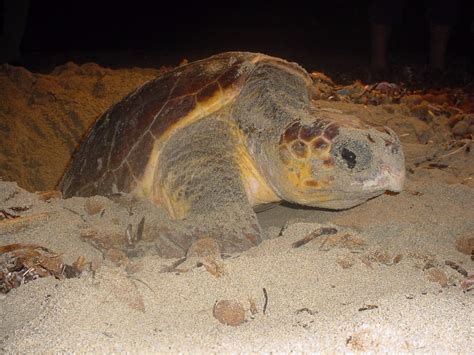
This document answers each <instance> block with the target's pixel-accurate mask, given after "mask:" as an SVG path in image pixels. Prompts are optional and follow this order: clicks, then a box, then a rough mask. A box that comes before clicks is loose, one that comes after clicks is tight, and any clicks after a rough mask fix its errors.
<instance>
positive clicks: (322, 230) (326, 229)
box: [291, 227, 337, 248]
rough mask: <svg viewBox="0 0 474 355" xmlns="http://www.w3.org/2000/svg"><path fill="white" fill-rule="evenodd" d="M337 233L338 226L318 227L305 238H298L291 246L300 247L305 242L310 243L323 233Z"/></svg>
mask: <svg viewBox="0 0 474 355" xmlns="http://www.w3.org/2000/svg"><path fill="white" fill-rule="evenodd" d="M336 233H337V229H336V228H332V227H324V228H318V229H316V230H314V231H312V232H311V233H309V234H308V235H307V236H306V237H304V238H303V239H300V240H297V241H296V242H294V243H293V244H292V245H291V246H292V247H293V248H299V247H301V246H303V245H305V244H308V243H309V242H310V241H312V240H313V239H316V238H317V237H319V236H321V235H326V234H336Z"/></svg>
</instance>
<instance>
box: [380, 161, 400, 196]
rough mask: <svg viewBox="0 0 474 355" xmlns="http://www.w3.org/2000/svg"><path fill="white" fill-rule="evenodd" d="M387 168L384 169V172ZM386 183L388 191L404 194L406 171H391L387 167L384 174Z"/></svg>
mask: <svg viewBox="0 0 474 355" xmlns="http://www.w3.org/2000/svg"><path fill="white" fill-rule="evenodd" d="M384 168H385V167H382V170H384ZM382 175H383V178H384V180H385V181H384V182H385V183H386V186H387V187H386V189H387V190H388V191H392V192H402V191H403V185H404V183H405V169H398V170H395V169H390V168H389V167H387V168H386V169H385V170H384V172H382Z"/></svg>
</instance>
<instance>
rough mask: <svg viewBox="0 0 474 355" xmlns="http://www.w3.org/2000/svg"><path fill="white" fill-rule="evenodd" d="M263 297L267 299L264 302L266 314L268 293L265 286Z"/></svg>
mask: <svg viewBox="0 0 474 355" xmlns="http://www.w3.org/2000/svg"><path fill="white" fill-rule="evenodd" d="M263 297H264V298H265V301H264V302H263V314H265V313H266V312H267V306H268V293H267V289H266V288H265V287H264V288H263Z"/></svg>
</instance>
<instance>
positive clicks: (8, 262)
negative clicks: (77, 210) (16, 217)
mask: <svg viewBox="0 0 474 355" xmlns="http://www.w3.org/2000/svg"><path fill="white" fill-rule="evenodd" d="M84 269H85V259H84V257H79V258H78V259H77V261H76V262H75V263H74V264H73V265H72V266H70V265H66V264H64V262H63V260H62V258H61V256H60V255H59V254H57V253H54V252H53V251H51V250H49V249H48V248H45V247H43V246H40V245H36V244H9V245H4V246H0V292H1V293H7V292H9V291H10V290H11V289H13V288H16V287H19V286H21V285H23V284H25V283H28V282H30V281H32V280H36V279H38V278H40V277H47V276H54V277H55V278H57V279H59V280H62V279H64V278H68V277H77V276H79V275H80V274H81V273H82V272H83V271H84Z"/></svg>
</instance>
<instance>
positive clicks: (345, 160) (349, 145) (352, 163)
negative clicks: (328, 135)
mask: <svg viewBox="0 0 474 355" xmlns="http://www.w3.org/2000/svg"><path fill="white" fill-rule="evenodd" d="M331 152H332V155H333V156H334V158H335V161H336V163H337V165H339V166H340V167H341V168H344V169H349V170H351V171H356V172H359V171H362V170H365V169H368V168H369V166H370V165H371V163H372V151H371V150H370V147H369V145H368V144H367V143H366V142H362V141H358V140H349V139H343V140H339V141H338V142H336V143H335V144H334V146H333V148H332V149H331Z"/></svg>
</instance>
